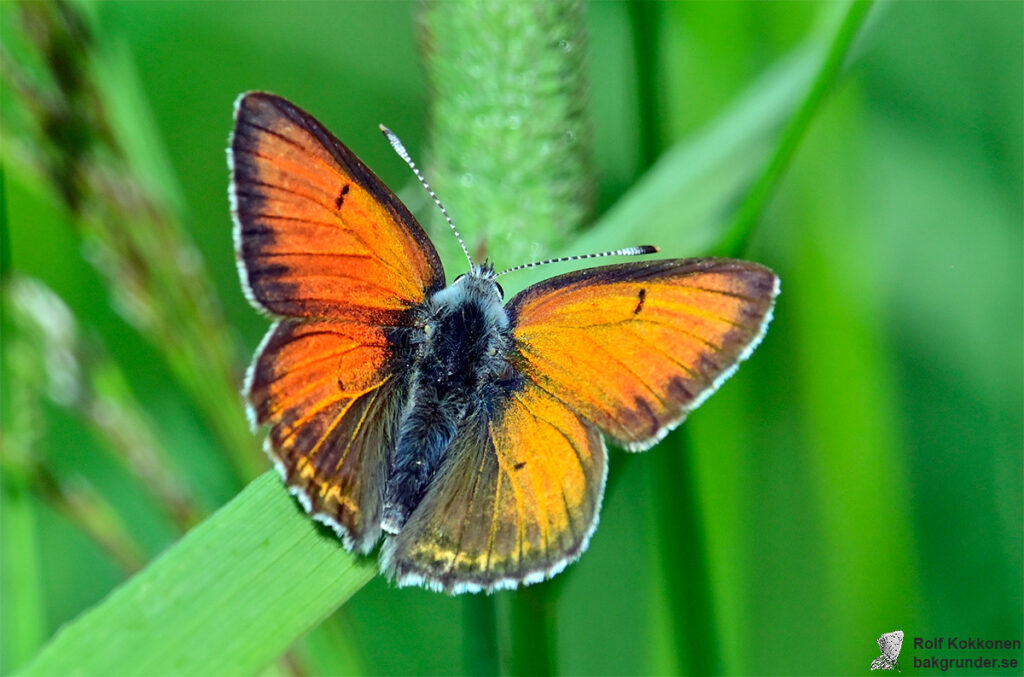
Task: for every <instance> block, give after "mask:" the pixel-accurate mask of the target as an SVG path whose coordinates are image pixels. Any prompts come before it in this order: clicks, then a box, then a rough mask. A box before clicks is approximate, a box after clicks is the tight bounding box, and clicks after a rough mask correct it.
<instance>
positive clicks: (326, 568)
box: [21, 472, 377, 675]
mask: <svg viewBox="0 0 1024 677" xmlns="http://www.w3.org/2000/svg"><path fill="white" fill-rule="evenodd" d="M376 571H377V565H376V562H375V561H374V560H372V559H370V558H360V557H356V556H354V555H352V554H350V553H348V552H346V551H345V550H344V549H343V548H341V547H339V545H338V540H337V538H335V536H334V535H333V534H332V533H330V532H329V531H327V530H325V529H323V528H322V527H320V526H318V525H317V524H315V523H314V522H313V521H311V520H310V519H309V518H308V517H307V516H306V515H305V514H304V513H303V512H302V510H301V509H299V508H298V506H297V505H296V504H295V502H294V500H293V499H292V498H291V496H289V495H288V493H287V492H285V491H284V490H283V489H282V488H281V483H280V480H279V479H278V478H277V475H276V473H273V472H268V473H266V474H264V475H263V476H261V477H260V478H258V479H256V480H255V481H254V482H253V483H252V484H250V485H249V486H248V487H246V488H245V489H244V490H243V491H242V492H241V493H240V494H239V495H238V496H237V497H236V498H235V499H234V500H233V501H231V502H230V503H229V504H228V505H226V506H224V507H223V508H221V510H219V511H218V512H217V513H216V514H215V515H214V516H213V517H211V518H210V519H208V520H206V521H205V522H204V523H203V524H201V525H200V526H198V527H197V528H195V529H193V530H192V531H191V532H189V534H188V535H187V536H185V538H183V539H182V540H181V541H180V542H179V543H178V544H176V545H175V546H174V547H172V548H171V549H170V550H168V551H167V552H166V553H164V554H163V555H162V556H160V557H159V558H158V559H157V560H155V561H154V562H153V563H152V564H151V565H150V566H149V567H147V568H146V569H145V570H144V571H143V572H142V573H140V574H139V575H138V576H135V577H134V578H132V579H131V580H130V581H128V582H127V583H125V584H124V585H122V586H121V587H120V588H118V589H116V590H115V591H114V592H113V593H111V595H110V596H109V597H107V598H106V599H105V600H103V601H102V602H100V603H99V604H98V605H97V606H95V607H93V608H92V609H91V610H89V611H87V612H86V613H85V614H83V615H82V616H81V617H79V618H78V619H76V620H74V621H73V622H71V623H70V624H68V625H67V626H66V627H64V628H63V629H62V630H61V631H60V632H59V633H58V634H57V636H56V637H55V638H54V639H53V640H52V641H51V642H50V643H49V644H48V645H47V646H46V647H44V648H43V650H42V651H41V652H40V654H39V655H38V656H37V657H36V659H35V660H34V661H33V662H32V663H30V664H29V665H28V666H27V667H26V668H25V670H24V671H22V673H21V674H23V675H105V674H118V675H154V674H191V675H251V674H253V673H255V672H256V671H257V670H259V669H261V668H263V667H264V666H266V665H267V664H268V663H270V662H271V661H272V660H273V659H274V658H276V657H277V656H279V655H281V654H282V653H283V652H284V651H285V650H286V649H287V648H288V647H289V646H290V645H291V644H292V642H294V641H295V640H296V639H297V638H299V637H300V636H301V635H303V634H304V633H305V632H307V631H308V630H309V629H311V628H313V627H314V626H316V624H317V623H319V622H320V621H321V620H322V619H323V618H324V617H325V616H327V615H328V614H329V613H330V612H331V611H333V610H334V609H335V608H337V607H338V606H340V605H341V604H342V603H344V602H345V601H346V600H347V599H348V598H349V597H350V596H351V595H352V594H353V593H355V591H356V590H358V589H359V588H360V587H362V586H363V585H365V584H366V582H367V581H369V580H370V579H371V578H372V577H373V576H374V575H375V573H376Z"/></svg>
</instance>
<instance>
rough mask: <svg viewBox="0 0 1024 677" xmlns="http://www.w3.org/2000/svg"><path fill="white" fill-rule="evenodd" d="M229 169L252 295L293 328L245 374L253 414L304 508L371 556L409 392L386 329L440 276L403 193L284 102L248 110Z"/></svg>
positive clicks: (268, 340) (270, 99) (251, 101)
mask: <svg viewBox="0 0 1024 677" xmlns="http://www.w3.org/2000/svg"><path fill="white" fill-rule="evenodd" d="M230 164H231V170H232V183H231V200H232V211H233V214H234V216H235V228H236V230H235V238H236V250H237V254H238V261H239V272H240V274H241V277H242V282H243V286H244V287H245V288H246V289H247V290H248V291H249V297H250V300H251V301H252V302H253V303H254V305H256V306H257V307H258V308H260V309H262V310H265V311H269V312H270V313H273V314H275V315H280V316H284V317H285V319H282V320H281V321H279V322H278V323H277V324H275V325H274V326H273V327H272V328H271V330H270V332H269V333H268V334H267V336H266V337H265V338H264V340H263V344H262V345H261V346H260V348H259V350H258V351H257V354H256V357H255V359H254V362H253V365H252V367H251V369H250V371H249V374H248V377H247V380H246V387H245V394H246V397H247V399H248V401H249V404H250V413H251V415H252V418H253V420H254V423H259V424H267V425H269V426H270V427H271V430H270V435H269V437H268V449H267V451H268V453H269V454H270V455H271V457H272V458H273V459H274V461H275V464H276V465H277V467H278V469H279V471H280V472H281V474H282V476H284V478H285V482H286V483H287V484H288V486H289V488H290V490H291V491H292V493H294V494H295V495H296V496H297V497H298V498H299V500H300V501H301V502H302V503H303V505H304V507H305V508H306V510H307V511H309V512H311V513H313V515H314V516H315V517H316V518H318V519H320V520H321V521H324V522H326V523H328V524H330V525H331V526H333V527H334V528H335V529H337V530H338V531H339V532H340V533H341V535H342V536H343V537H344V539H345V543H346V546H347V547H349V548H354V549H357V550H359V551H362V552H367V551H369V550H370V549H372V547H373V546H374V544H375V543H376V542H377V540H379V537H380V519H381V512H382V509H383V507H382V497H381V496H380V487H381V486H382V485H383V482H384V481H385V480H386V477H387V462H388V450H389V449H390V446H391V440H390V439H389V435H390V434H391V431H392V430H393V429H394V428H395V419H396V417H397V415H398V412H397V409H398V408H399V405H398V400H399V399H400V396H401V395H402V394H403V393H404V389H405V384H404V382H402V376H401V375H400V374H396V373H395V371H394V367H393V359H394V357H395V346H394V345H393V344H392V341H391V336H392V334H390V333H389V330H390V328H393V327H402V326H408V325H409V324H410V322H411V321H412V320H411V318H410V313H411V309H412V308H414V307H415V306H416V305H418V304H420V303H422V302H423V301H424V300H425V299H426V298H427V296H428V295H429V294H431V293H433V292H434V291H437V290H438V289H441V288H442V287H443V286H444V271H443V269H442V268H441V263H440V260H439V259H438V256H437V252H436V251H435V250H434V247H433V245H431V244H430V241H429V240H428V239H427V236H426V234H425V233H424V232H423V229H422V228H421V227H420V226H419V224H418V223H417V222H416V220H415V219H414V218H413V216H412V215H411V214H410V213H409V211H408V210H407V209H406V208H405V207H404V206H403V205H402V203H401V202H399V201H398V199H397V198H396V197H395V196H394V194H392V193H391V191H390V190H388V188H387V187H386V186H385V185H384V184H383V183H382V182H381V181H380V179H378V178H377V177H376V176H375V175H374V174H373V173H372V172H371V171H370V170H369V169H367V167H366V166H365V165H364V164H363V163H362V162H360V161H359V159H358V158H356V157H355V155H353V154H352V152H351V151H350V150H348V149H347V148H346V147H345V146H344V145H343V144H342V143H341V142H340V141H338V140H337V139H336V138H334V136H332V135H331V133H330V132H328V131H327V130H326V129H325V128H324V127H323V126H322V125H321V124H320V123H319V122H317V121H316V120H315V119H314V118H313V117H312V116H311V115H309V114H308V113H306V112H304V111H302V110H301V109H299V108H297V107H296V106H294V105H292V104H291V103H289V102H287V101H285V100H284V99H281V98H279V97H276V96H273V95H270V94H263V93H250V94H245V95H243V96H242V97H241V98H239V100H238V103H237V105H236V115H235V129H234V133H233V134H232V138H231V146H230Z"/></svg>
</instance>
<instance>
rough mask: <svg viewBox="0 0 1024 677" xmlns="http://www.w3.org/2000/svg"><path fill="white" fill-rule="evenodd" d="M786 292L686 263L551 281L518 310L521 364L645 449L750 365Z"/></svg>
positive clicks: (724, 262) (729, 267)
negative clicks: (747, 362) (781, 294)
mask: <svg viewBox="0 0 1024 677" xmlns="http://www.w3.org/2000/svg"><path fill="white" fill-rule="evenodd" d="M777 292H778V279H777V278H776V277H775V275H774V273H772V272H771V271H770V270H768V269H767V268H764V267H763V266H759V265H757V264H753V263H748V262H745V261H734V260H729V259H682V260H668V261H652V262H645V263H630V264H623V265H616V266H604V267H600V268H591V269H588V270H582V271H578V272H575V273H569V274H567V275H561V276H558V277H554V278H551V279H550V280H547V281H545V282H542V283H540V284H538V285H535V286H533V287H530V288H529V289H527V290H526V291H524V292H522V293H521V294H519V295H517V296H516V297H515V298H514V299H512V301H511V302H510V303H509V305H508V309H509V315H510V317H511V318H512V321H513V323H514V325H515V332H514V334H515V340H516V346H517V350H518V355H517V356H516V357H515V358H514V359H515V362H516V365H517V367H518V368H519V369H520V370H521V371H522V372H523V374H524V375H526V376H527V377H528V378H529V379H531V380H532V381H533V382H534V383H535V384H536V385H537V386H538V387H540V388H542V389H544V390H546V391H547V392H549V393H551V394H552V395H553V396H554V397H556V398H557V399H559V400H561V401H562V402H564V403H566V404H567V405H568V406H570V407H571V408H572V409H573V410H575V411H576V412H577V413H578V414H580V415H581V416H583V417H584V418H585V419H588V420H591V421H593V422H594V423H596V424H597V425H598V426H599V427H600V428H601V429H602V430H604V431H605V432H606V433H608V434H609V435H610V436H611V437H612V438H614V439H615V440H617V441H618V442H620V443H621V444H623V445H625V446H627V447H628V448H631V449H644V448H647V447H649V446H650V445H651V444H653V443H654V442H656V441H657V440H658V439H660V438H661V437H662V436H663V435H664V434H665V432H667V431H668V430H669V429H671V428H672V427H674V426H675V425H678V424H679V423H680V422H681V421H682V419H683V417H684V416H685V415H686V412H688V411H689V410H691V409H693V408H694V407H696V406H697V405H699V404H700V403H701V402H702V401H703V400H704V398H705V397H707V395H709V394H710V393H711V392H713V391H714V390H715V388H717V387H718V385H719V384H720V383H721V382H722V381H723V380H724V379H725V378H727V377H728V376H729V375H730V374H731V373H732V371H733V370H734V369H735V367H736V364H737V363H738V362H739V361H740V360H742V359H744V358H745V357H746V356H747V354H749V352H750V350H752V349H753V347H754V345H756V343H757V341H758V340H759V339H760V337H761V335H762V334H763V332H764V328H765V326H766V324H767V322H768V320H769V319H770V317H771V309H772V304H773V302H774V298H775V295H776V293H777Z"/></svg>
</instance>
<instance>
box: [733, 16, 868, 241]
mask: <svg viewBox="0 0 1024 677" xmlns="http://www.w3.org/2000/svg"><path fill="white" fill-rule="evenodd" d="M872 4H873V0H855V1H854V2H851V3H850V5H849V7H848V8H847V10H846V14H845V16H844V17H843V20H842V22H841V23H840V24H839V27H838V29H837V30H836V32H835V34H834V36H833V38H832V41H831V43H830V44H829V46H828V49H827V51H826V53H825V58H824V60H823V61H822V63H821V67H820V68H819V69H818V72H817V74H816V75H815V76H814V82H813V83H811V86H810V88H809V89H808V90H807V94H806V96H804V99H803V101H802V102H801V103H800V107H799V108H798V109H797V111H796V114H795V115H794V116H793V118H792V120H790V121H789V124H788V125H787V126H786V130H785V131H784V132H783V134H782V138H781V139H780V140H779V144H778V146H777V147H776V149H775V152H774V153H773V154H772V158H771V161H770V162H768V164H767V165H766V166H765V169H764V172H763V173H762V174H761V175H760V176H759V177H758V179H757V181H756V182H755V183H754V185H753V187H752V188H751V189H750V192H749V193H748V195H747V198H746V199H745V200H744V201H743V205H742V206H741V207H740V209H739V211H738V212H737V214H736V217H735V218H734V219H733V221H732V223H731V224H729V229H728V230H727V231H726V233H725V236H724V237H723V238H722V241H721V242H720V243H719V244H718V246H717V247H716V249H717V250H718V252H719V253H721V254H724V255H727V256H728V255H732V256H735V255H736V254H738V253H739V252H741V251H742V250H743V248H744V247H745V246H746V243H747V241H748V240H749V239H750V233H751V231H752V230H753V228H754V224H755V223H756V222H757V217H758V216H759V215H760V213H761V210H762V209H763V208H764V205H765V202H767V200H768V198H769V197H770V196H771V195H772V193H773V192H774V191H775V187H776V186H777V185H778V183H779V180H780V179H781V178H782V174H783V172H785V170H786V167H788V166H789V162H790V160H792V159H793V154H794V153H796V149H797V147H798V146H799V145H800V140H801V139H802V138H803V137H804V133H805V132H806V131H807V128H808V127H809V126H810V124H811V120H813V119H814V114H815V113H816V112H817V111H818V108H819V106H820V105H821V102H822V101H823V100H824V99H825V96H826V95H827V94H828V93H829V91H830V90H831V89H832V85H833V84H834V83H835V81H836V79H837V78H838V77H839V74H840V71H841V70H842V67H843V64H844V63H845V62H846V58H847V56H848V55H849V52H850V47H851V46H852V45H853V41H854V38H856V37H857V35H858V34H859V32H860V29H861V27H862V26H863V25H864V21H865V20H866V19H867V16H868V12H869V11H870V10H871V5H872Z"/></svg>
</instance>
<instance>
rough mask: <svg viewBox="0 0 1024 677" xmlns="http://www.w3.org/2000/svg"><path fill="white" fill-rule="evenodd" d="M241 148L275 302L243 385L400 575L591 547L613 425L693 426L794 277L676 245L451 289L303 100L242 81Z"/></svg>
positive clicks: (294, 468)
mask: <svg viewBox="0 0 1024 677" xmlns="http://www.w3.org/2000/svg"><path fill="white" fill-rule="evenodd" d="M391 138H392V145H395V147H396V150H398V149H400V154H403V157H404V158H405V159H406V160H407V162H409V164H410V166H412V167H413V169H414V170H415V166H414V165H413V164H412V162H411V160H408V156H407V154H405V153H404V148H401V147H400V143H399V144H397V145H396V142H397V138H394V137H391ZM228 151H229V152H228V154H229V165H230V168H231V188H230V197H231V205H232V214H233V217H234V221H235V244H236V252H237V258H238V268H239V273H240V276H241V280H242V286H243V289H244V290H245V291H246V294H247V296H248V298H249V300H250V302H251V303H252V304H253V305H254V306H255V307H256V308H257V309H258V310H261V311H263V312H265V313H267V314H269V315H271V316H273V317H275V318H276V321H275V322H274V324H273V326H272V327H271V328H270V330H269V332H268V333H267V334H266V336H265V337H264V339H263V341H262V343H261V344H260V346H259V348H258V349H257V351H256V354H255V357H254V358H253V363H252V365H251V367H250V369H249V371H248V374H247V378H246V382H245V390H244V394H245V397H246V399H247V401H248V407H249V413H250V416H251V420H252V422H253V424H254V426H256V425H266V426H269V434H268V437H267V440H266V444H265V447H266V450H267V452H268V454H269V455H270V457H271V459H272V460H273V462H274V464H275V465H276V467H277V469H278V471H279V472H280V474H281V476H282V477H283V479H284V482H285V484H286V485H287V486H288V488H289V490H290V491H291V493H292V494H294V495H295V496H296V497H297V498H298V501H299V502H300V503H301V504H302V506H303V507H304V508H305V510H306V511H307V512H308V513H310V514H311V515H312V517H313V518H314V519H316V520H318V521H320V522H323V523H325V524H328V525H330V526H331V527H332V528H333V529H334V530H335V531H336V532H337V533H338V534H339V536H340V537H341V539H342V540H343V543H344V545H345V547H346V548H348V549H349V550H352V551H355V552H357V553H362V554H367V553H370V552H371V551H372V550H373V549H374V548H375V547H376V546H377V544H378V543H379V542H380V541H381V539H382V538H383V540H384V543H383V546H382V547H381V550H380V566H381V570H382V571H383V572H384V573H385V574H386V575H387V576H388V577H389V578H390V579H391V580H393V581H394V582H396V583H397V585H399V586H405V585H422V586H424V587H427V588H430V589H434V590H438V591H445V592H448V593H460V592H467V591H472V592H476V591H480V590H486V591H492V590H495V589H501V588H514V587H516V586H517V585H519V584H529V583H535V582H538V581H541V580H544V579H546V578H550V577H551V576H554V575H555V574H556V573H558V572H559V571H561V570H562V569H563V568H564V567H565V566H566V565H567V564H568V563H569V562H571V561H573V560H575V559H576V558H577V557H579V555H580V554H581V553H582V552H583V551H584V550H585V549H586V547H587V544H588V541H589V540H590V537H591V535H592V534H593V533H594V529H595V527H596V526H597V521H598V510H599V507H600V504H601V497H602V494H603V492H604V485H605V478H606V476H607V462H608V459H607V452H606V448H605V437H607V438H609V439H611V440H612V441H613V442H614V443H615V444H617V445H619V446H622V447H625V448H626V449H629V450H632V451H640V450H644V449H647V448H649V447H651V446H652V445H653V444H654V443H655V442H657V441H658V440H660V439H661V438H662V437H664V436H665V434H666V433H667V432H668V431H669V430H671V429H672V428H674V427H675V426H677V425H678V424H679V423H681V422H682V420H683V419H684V418H685V417H686V414H687V413H688V412H689V411H691V410H692V409H694V408H695V407H696V406H697V405H699V404H700V403H701V402H703V401H704V399H705V398H706V397H707V396H708V395H710V394H711V393H712V392H713V391H714V390H715V389H716V388H717V387H718V386H719V385H720V384H721V383H722V381H724V380H725V379H726V378H728V377H729V375H731V374H732V373H733V371H734V370H735V369H736V366H737V364H738V363H739V362H740V361H741V360H743V359H745V358H746V357H747V356H748V355H749V354H750V353H751V351H752V350H753V349H754V347H755V346H756V344H757V343H758V342H759V341H760V339H761V337H762V335H763V334H764V331H765V328H766V326H767V324H768V322H769V320H770V318H771V313H772V307H773V303H774V299H775V296H776V294H777V293H778V290H779V281H778V278H777V277H776V276H775V274H774V273H772V271H770V270H769V269H767V268H765V267H764V266H761V265H758V264H755V263H748V262H745V261H737V260H730V259H714V258H703V259H671V260H661V261H644V262H635V263H626V264H619V265H608V266H601V267H596V268H589V269H585V270H581V271H577V272H573V273H567V274H564V275H559V276H557V277H553V278H550V279H548V280H546V281H544V282H541V283H539V284H536V285H534V286H532V287H529V288H527V289H526V290H525V291H523V292H521V293H519V294H517V295H516V296H515V297H514V298H512V299H511V300H510V301H509V302H508V303H503V296H504V292H503V291H502V289H501V287H500V286H499V284H498V282H497V280H496V277H497V276H498V273H495V271H494V268H493V266H492V265H491V264H489V263H486V262H485V263H482V264H475V263H473V261H472V259H471V258H470V269H469V271H468V272H467V273H465V274H463V275H460V276H458V277H456V278H455V280H454V281H453V282H452V283H451V284H450V285H448V284H446V279H445V272H444V270H443V268H442V266H441V261H440V258H439V257H438V254H437V251H436V250H435V249H434V246H433V245H432V244H431V242H430V240H429V239H428V237H427V235H426V233H425V232H424V230H423V228H422V227H421V226H420V225H419V224H418V223H417V221H416V219H415V218H414V217H413V215H412V214H411V213H410V212H409V210H408V209H407V208H406V207H405V206H404V205H403V204H402V203H401V202H400V201H399V200H398V198H397V197H395V195H394V194H393V193H392V192H391V191H390V190H389V189H388V188H387V186H385V185H384V184H383V183H382V182H381V180H380V179H378V178H377V177H376V176H375V175H374V174H373V172H371V171H370V170H369V169H368V168H367V167H366V165H364V164H363V163H362V162H361V161H360V160H359V159H358V158H357V157H356V156H355V155H354V154H353V153H352V151H350V150H349V149H348V148H346V147H345V146H344V145H343V144H342V143H341V142H340V141H338V140H337V139H336V138H335V137H334V136H333V135H332V134H331V133H330V132H329V131H327V129H326V128H324V126H323V125H321V124H320V123H319V122H318V121H317V120H316V119H314V118H313V116H312V115H310V114H309V113H307V112H305V111H303V110H302V109H300V108H299V107H297V106H295V105H294V104H292V103H290V102H288V101H286V100H285V99H283V98H280V97H277V96H274V95H271V94H266V93H260V92H252V93H247V94H243V95H242V96H241V97H239V99H238V101H237V102H236V106H235V126H234V131H233V133H232V136H231V141H230V148H229V149H228ZM417 174H418V172H417ZM424 184H425V182H424ZM460 242H461V238H460ZM463 249H464V250H465V245H464V244H463ZM652 251H656V250H655V249H654V248H653V247H640V248H634V249H631V250H624V251H623V252H620V253H649V252H652ZM466 255H467V258H469V253H468V250H466Z"/></svg>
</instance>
